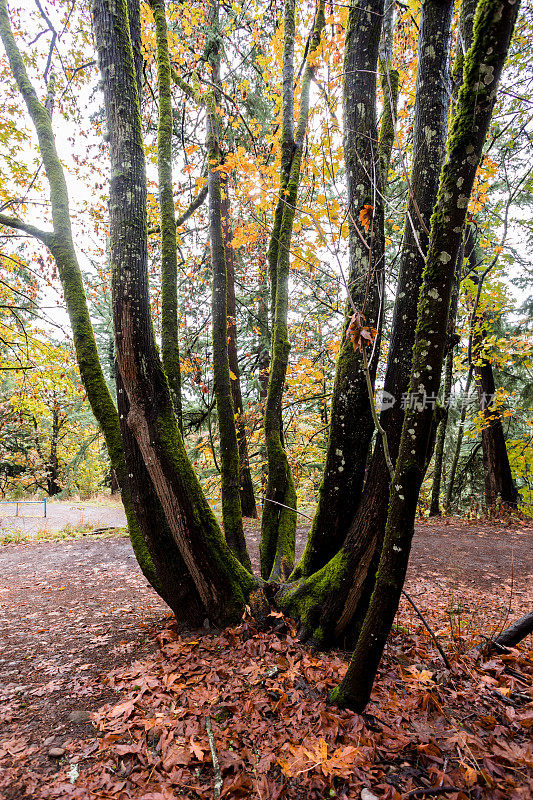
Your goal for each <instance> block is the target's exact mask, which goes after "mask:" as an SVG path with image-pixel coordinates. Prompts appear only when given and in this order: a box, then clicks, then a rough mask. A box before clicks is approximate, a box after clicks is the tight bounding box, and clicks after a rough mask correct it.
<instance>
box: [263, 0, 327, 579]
mask: <svg viewBox="0 0 533 800" xmlns="http://www.w3.org/2000/svg"><path fill="white" fill-rule="evenodd" d="M294 13H295V10H294V0H286V4H285V41H284V57H283V81H284V84H283V133H282V165H281V190H280V197H279V201H278V205H277V208H276V213H275V217H274V229H273V232H272V237H271V241H270V246H269V253H268V258H269V265H270V275H271V285H272V293H273V309H274V315H273V323H272V356H271V362H270V375H269V381H268V392H267V399H266V406H265V422H264V425H265V441H266V448H267V457H268V484H267V491H266V497H265V505H264V508H263V516H262V522H261V548H260V549H261V575H262V576H263V578H265V579H269V580H271V581H278V580H281V579H284V578H286V577H287V576H288V575H289V574H290V572H291V571H292V568H293V566H294V547H295V539H296V512H295V509H296V490H295V487H294V481H293V478H292V474H291V469H290V466H289V462H288V459H287V454H286V452H285V448H284V443H283V425H282V400H283V389H284V385H285V377H286V374H287V367H288V363H289V350H290V343H289V338H288V325H287V316H288V304H289V272H290V247H291V239H292V230H293V224H294V218H295V215H296V201H297V197H298V185H299V181H300V171H301V163H302V157H303V148H304V140H305V135H306V131H307V122H308V118H309V92H310V88H311V81H312V78H313V75H314V73H315V69H316V68H315V66H314V65H312V63H311V61H312V59H311V58H310V57H312V56H313V54H314V53H315V51H316V50H317V48H318V47H319V45H320V39H321V35H322V29H323V28H324V24H325V16H324V0H318V3H317V7H316V14H315V21H314V27H313V33H312V36H311V39H310V43H309V51H308V56H307V62H306V66H305V69H304V73H303V76H302V86H301V93H300V108H299V113H298V122H297V126H296V131H295V134H294V138H293V137H292V128H293V125H292V115H293V103H292V101H293V89H292V81H293V77H294V65H293V54H294ZM289 154H290V160H289Z"/></svg>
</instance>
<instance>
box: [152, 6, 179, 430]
mask: <svg viewBox="0 0 533 800" xmlns="http://www.w3.org/2000/svg"><path fill="white" fill-rule="evenodd" d="M150 7H151V9H152V12H153V15H154V21H155V30H156V43H157V91H158V96H159V118H158V128H157V172H158V176H159V209H160V215H161V357H162V360H163V367H164V370H165V374H166V376H167V380H168V385H169V388H170V394H171V395H172V402H173V403H174V408H175V409H176V416H177V419H178V425H179V429H180V431H183V425H182V407H181V406H182V404H181V369H180V351H179V339H178V253H177V241H176V214H175V209H174V191H173V184H172V128H173V118H172V101H171V93H170V84H171V67H170V55H169V49H168V33H167V20H166V13H165V2H164V0H150Z"/></svg>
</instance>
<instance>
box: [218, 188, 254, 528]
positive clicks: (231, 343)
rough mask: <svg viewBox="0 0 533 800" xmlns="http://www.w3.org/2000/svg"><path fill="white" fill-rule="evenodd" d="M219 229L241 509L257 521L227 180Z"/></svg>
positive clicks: (223, 193) (245, 514) (223, 191)
mask: <svg viewBox="0 0 533 800" xmlns="http://www.w3.org/2000/svg"><path fill="white" fill-rule="evenodd" d="M222 230H223V234H224V248H225V253H226V275H227V296H226V305H227V312H228V363H229V369H230V379H231V396H232V399H233V409H234V411H235V425H236V428H237V444H238V447H239V479H240V496H241V509H242V514H243V516H244V517H251V518H252V519H257V508H256V505H255V496H254V485H253V483H252V475H251V473H250V464H249V462H248V442H247V438H246V425H245V420H244V406H243V402H242V392H241V377H240V370H239V359H238V355H237V311H236V307H235V251H234V249H233V245H232V237H233V234H232V229H231V211H230V202H229V194H228V181H227V180H225V179H222Z"/></svg>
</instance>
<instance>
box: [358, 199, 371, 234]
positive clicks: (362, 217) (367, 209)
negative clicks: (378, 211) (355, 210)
mask: <svg viewBox="0 0 533 800" xmlns="http://www.w3.org/2000/svg"><path fill="white" fill-rule="evenodd" d="M373 216H374V206H371V205H370V204H369V203H365V205H364V206H363V208H362V209H361V211H360V212H359V222H360V223H361V225H362V226H363V228H364V229H365V231H366V233H368V231H369V230H370V226H371V225H372V218H373Z"/></svg>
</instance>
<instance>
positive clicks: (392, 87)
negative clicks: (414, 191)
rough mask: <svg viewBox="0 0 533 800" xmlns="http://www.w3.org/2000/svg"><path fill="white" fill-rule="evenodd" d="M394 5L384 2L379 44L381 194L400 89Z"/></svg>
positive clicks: (384, 185) (385, 184) (384, 186)
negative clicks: (395, 64) (394, 54)
mask: <svg viewBox="0 0 533 800" xmlns="http://www.w3.org/2000/svg"><path fill="white" fill-rule="evenodd" d="M394 3H395V0H385V8H384V10H383V28H382V31H381V39H380V43H379V71H380V73H381V92H382V94H383V114H382V116H381V125H380V126H379V142H378V153H379V171H380V175H381V182H382V184H383V192H385V189H386V186H387V177H388V174H389V169H390V160H391V155H392V146H393V144H394V135H395V134H394V129H395V124H396V111H397V107H398V93H399V89H400V75H399V73H398V70H397V69H394V68H393V66H392V47H393V27H394Z"/></svg>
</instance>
